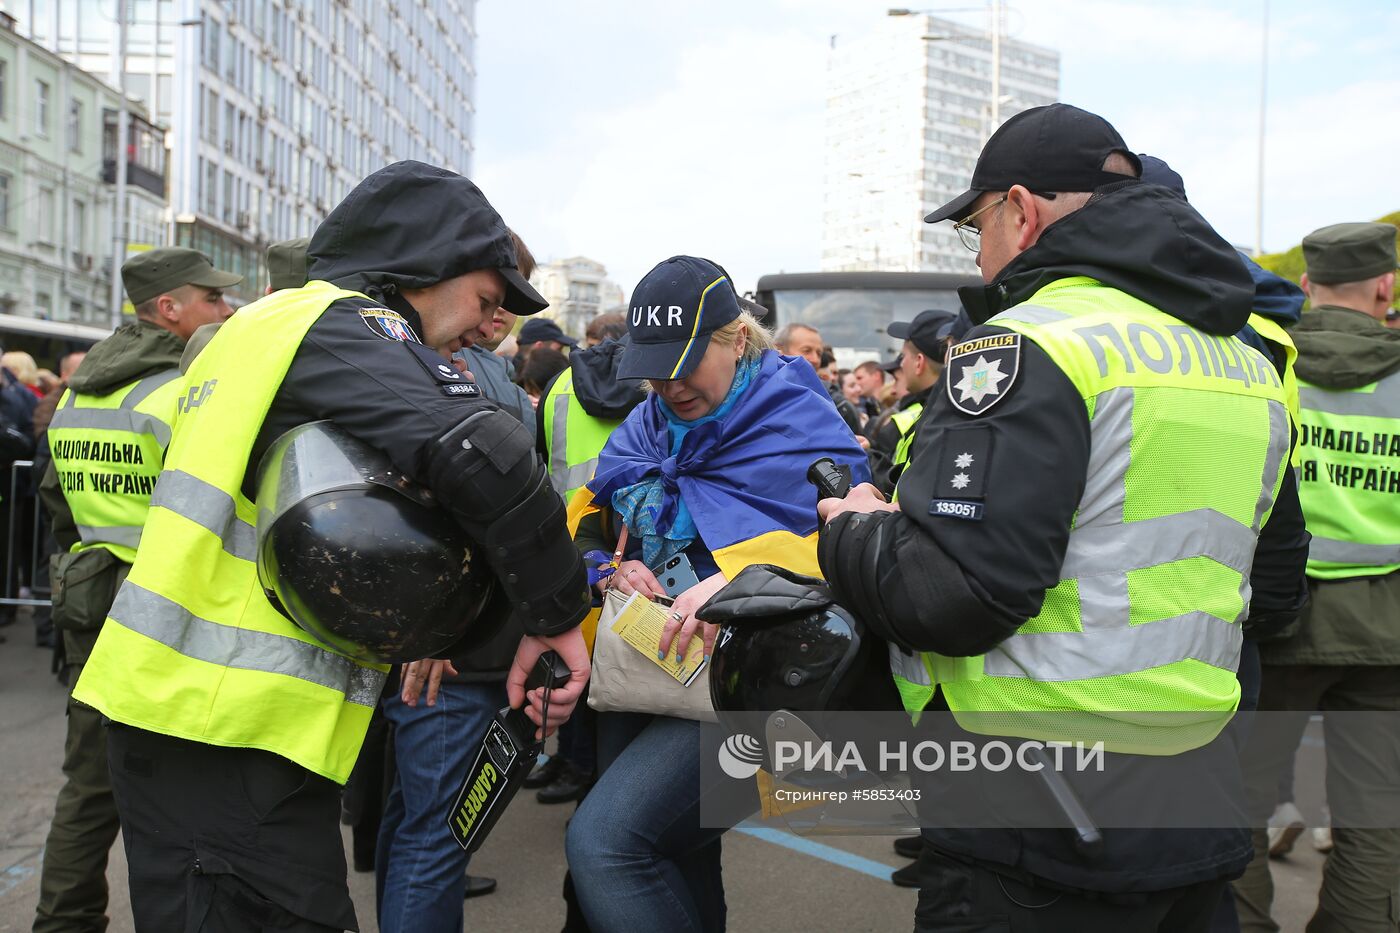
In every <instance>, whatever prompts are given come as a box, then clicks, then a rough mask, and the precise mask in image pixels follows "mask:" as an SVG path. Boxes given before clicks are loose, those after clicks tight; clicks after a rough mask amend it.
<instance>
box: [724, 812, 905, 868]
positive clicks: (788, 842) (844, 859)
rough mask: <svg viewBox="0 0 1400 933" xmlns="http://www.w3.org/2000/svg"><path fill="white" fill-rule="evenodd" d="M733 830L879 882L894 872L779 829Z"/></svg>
mask: <svg viewBox="0 0 1400 933" xmlns="http://www.w3.org/2000/svg"><path fill="white" fill-rule="evenodd" d="M735 829H736V830H738V831H739V832H741V833H743V834H744V835H746V836H753V837H754V838H755V839H762V840H763V841H764V842H771V843H773V844H774V845H778V846H782V847H783V848H785V849H791V850H792V851H794V852H801V853H802V854H803V855H810V856H811V857H812V858H819V859H821V860H822V861H823V862H830V863H831V864H833V865H840V866H841V867H842V868H849V869H851V870H852V871H858V872H860V873H861V874H863V875H869V876H870V877H872V878H879V879H880V880H881V881H886V882H887V881H889V880H890V873H891V872H893V871H894V868H893V867H892V866H889V865H886V864H885V863H884V862H877V861H875V860H874V859H868V858H866V857H865V856H863V855H856V854H854V853H852V852H847V851H846V850H845V849H838V848H836V847H835V846H829V845H825V844H823V843H820V842H813V841H812V840H810V839H803V838H802V837H801V836H793V835H790V834H789V833H785V832H783V831H782V830H779V829H769V828H767V827H764V826H736V827H735Z"/></svg>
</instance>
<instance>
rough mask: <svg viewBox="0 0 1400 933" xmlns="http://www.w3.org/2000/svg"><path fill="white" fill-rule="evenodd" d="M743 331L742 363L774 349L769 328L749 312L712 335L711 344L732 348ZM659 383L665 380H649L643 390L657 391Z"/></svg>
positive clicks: (644, 384)
mask: <svg viewBox="0 0 1400 933" xmlns="http://www.w3.org/2000/svg"><path fill="white" fill-rule="evenodd" d="M741 329H743V330H744V331H745V333H746V336H747V337H748V340H747V341H745V343H744V353H743V355H742V356H740V357H739V359H740V361H742V362H748V361H749V360H756V359H758V358H759V357H760V356H762V355H763V351H764V350H772V349H773V335H772V334H771V333H770V332H769V331H768V328H766V327H764V326H763V325H762V324H761V323H759V320H758V318H756V317H754V316H753V315H752V314H750V313H749V312H747V311H740V312H739V316H738V317H736V318H735V319H734V320H732V321H730V322H729V323H728V324H725V325H724V326H723V327H721V328H719V329H718V330H716V331H715V332H714V333H712V334H711V335H710V342H711V343H717V344H719V345H720V346H721V347H732V346H734V344H736V343H738V342H739V331H740V330H741ZM706 349H708V348H706ZM658 381H665V380H655V379H648V380H646V381H645V382H643V383H642V388H643V389H645V390H646V391H648V392H653V391H655V390H656V386H655V385H654V383H656V382H658Z"/></svg>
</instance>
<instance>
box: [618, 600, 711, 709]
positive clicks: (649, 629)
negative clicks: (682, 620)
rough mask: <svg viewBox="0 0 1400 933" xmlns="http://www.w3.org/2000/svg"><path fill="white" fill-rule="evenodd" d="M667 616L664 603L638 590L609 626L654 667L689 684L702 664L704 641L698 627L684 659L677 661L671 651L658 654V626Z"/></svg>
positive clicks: (661, 626) (660, 626)
mask: <svg viewBox="0 0 1400 933" xmlns="http://www.w3.org/2000/svg"><path fill="white" fill-rule="evenodd" d="M666 617H667V609H666V607H665V606H658V605H657V604H656V603H654V602H652V601H651V600H649V599H647V598H646V597H645V596H643V595H642V594H641V593H633V594H632V595H631V596H630V597H628V599H627V602H626V603H625V604H624V605H623V607H622V611H621V612H619V613H618V614H617V618H616V619H614V620H613V624H612V630H613V631H614V632H616V633H617V634H618V635H619V636H620V637H621V638H622V640H623V641H625V642H627V644H629V645H631V646H632V647H633V648H636V649H637V650H638V651H640V652H641V653H642V654H644V655H646V656H647V657H648V658H650V659H651V661H652V663H654V664H655V665H656V666H657V667H659V668H661V669H662V670H663V671H665V672H666V673H668V674H670V675H671V676H672V677H674V678H675V679H676V680H678V681H679V682H680V683H682V684H684V685H685V686H687V687H689V686H690V684H691V682H693V681H694V680H695V677H696V675H698V674H699V673H700V671H701V670H702V669H703V668H704V667H705V651H704V641H703V639H702V638H701V637H700V632H699V631H698V630H697V631H696V633H695V636H694V637H693V638H691V640H690V647H689V648H688V649H687V650H686V653H685V661H684V662H683V663H682V662H679V661H677V660H676V656H675V654H674V653H672V652H670V651H667V652H666V658H665V660H662V659H660V658H658V657H657V656H656V652H657V646H658V645H659V644H660V643H661V630H662V629H663V628H665V627H666ZM667 647H668V648H669V647H670V646H669V645H668V646H667Z"/></svg>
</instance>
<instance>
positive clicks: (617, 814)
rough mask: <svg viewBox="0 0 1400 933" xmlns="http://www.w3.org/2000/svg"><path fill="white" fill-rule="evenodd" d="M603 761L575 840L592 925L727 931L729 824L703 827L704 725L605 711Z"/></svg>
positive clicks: (580, 887) (575, 862)
mask: <svg viewBox="0 0 1400 933" xmlns="http://www.w3.org/2000/svg"><path fill="white" fill-rule="evenodd" d="M598 765H599V768H600V770H601V772H602V773H601V776H600V777H599V779H598V783H597V784H595V785H594V786H593V789H592V790H590V791H589V792H588V796H587V797H585V798H584V799H583V803H581V804H579V808H578V812H577V813H575V814H574V818H573V819H572V820H571V821H570V822H569V832H568V837H567V840H566V848H567V851H568V856H569V871H570V872H571V873H572V874H573V880H574V889H575V891H576V892H577V893H578V900H579V905H580V906H581V907H582V908H583V912H584V915H585V916H586V917H587V918H588V925H589V926H590V927H591V928H593V929H594V930H597V931H599V933H612V931H618V930H666V931H668V933H669V931H683V930H695V931H701V930H703V931H714V930H723V929H724V923H725V904H724V883H723V879H722V878H721V876H720V837H721V836H722V835H724V830H723V829H719V828H715V829H704V828H701V826H700V799H701V797H702V793H701V788H700V725H699V723H696V722H691V721H690V720H686V719H673V718H671V717H669V716H647V715H643V714H639V713H601V714H599V716H598ZM756 807H757V798H755V800H754V808H756ZM744 815H745V814H742V813H740V814H736V815H735V821H737V820H738V819H739V818H741V817H742V816H744Z"/></svg>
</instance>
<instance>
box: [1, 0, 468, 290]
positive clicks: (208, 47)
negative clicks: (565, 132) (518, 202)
mask: <svg viewBox="0 0 1400 933" xmlns="http://www.w3.org/2000/svg"><path fill="white" fill-rule="evenodd" d="M0 6H4V7H6V8H8V11H9V12H10V13H11V14H12V15H14V16H15V17H16V18H17V19H18V20H19V27H18V28H19V29H20V31H21V32H23V33H24V34H25V35H29V36H32V37H33V38H34V40H35V41H37V42H39V43H41V44H43V45H46V46H47V47H49V48H52V49H54V50H55V51H57V52H58V53H59V54H61V55H63V56H64V57H65V58H68V59H69V60H70V61H73V62H74V63H75V64H77V65H79V67H81V68H83V69H85V70H88V71H92V72H94V73H96V74H99V75H102V76H104V77H107V78H108V80H110V81H112V83H114V84H115V83H117V78H118V75H117V74H116V71H117V64H116V62H117V54H116V45H117V35H118V30H117V25H116V23H115V22H114V21H113V16H114V10H115V7H116V4H115V3H114V2H112V0H46V2H43V3H35V2H30V0H0ZM127 8H128V10H129V28H128V40H127V59H126V69H125V70H126V88H127V91H128V93H130V94H131V95H132V96H133V97H137V98H139V99H142V100H144V101H145V102H146V104H147V106H148V108H149V110H150V112H151V114H152V115H153V117H154V119H155V120H156V121H157V122H159V123H161V124H163V125H165V126H167V127H169V137H168V145H169V149H170V160H169V162H170V197H169V200H170V207H171V215H172V216H171V218H170V222H171V223H172V224H173V236H172V237H171V240H172V242H174V243H175V244H177V245H180V246H193V247H195V248H197V249H200V250H203V251H204V252H205V253H207V254H208V255H209V256H210V258H211V259H213V260H214V263H215V265H216V266H218V267H219V268H222V269H228V270H230V271H232V272H235V273H238V274H240V275H243V276H244V283H243V285H241V286H239V287H238V288H237V289H234V290H233V292H234V293H235V294H234V295H233V297H235V298H242V299H245V300H247V299H252V298H255V297H257V296H258V295H259V294H261V291H262V287H263V286H264V285H266V281H267V276H266V273H265V271H264V268H263V250H264V249H265V247H266V246H267V244H268V243H270V242H275V241H277V240H283V239H287V238H290V237H295V236H303V235H307V234H309V233H311V231H312V230H314V229H315V228H316V225H317V224H319V223H320V222H321V220H322V219H323V218H324V217H325V215H326V214H327V213H328V212H329V211H330V209H331V208H332V207H334V206H335V205H336V204H337V203H338V202H339V201H340V199H341V198H342V197H344V195H345V194H346V192H348V191H349V190H350V189H351V188H352V187H354V185H355V184H356V183H357V182H359V181H360V179H362V178H364V176H366V175H368V174H369V173H370V172H373V171H374V170H375V169H378V168H381V167H382V166H384V165H387V164H388V163H390V162H394V161H397V160H400V159H420V160H422V161H425V162H431V163H433V164H436V165H442V166H445V167H447V168H450V169H452V170H454V171H458V172H462V173H464V174H468V173H470V171H471V168H472V142H471V137H472V121H473V116H474V110H475V107H474V101H475V81H476V72H475V68H474V67H473V61H474V59H475V44H476V31H475V26H474V16H475V8H476V0H419V2H414V3H397V2H394V0H127ZM31 14H33V21H32V22H31V21H30V20H29V17H30V15H31Z"/></svg>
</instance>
